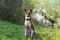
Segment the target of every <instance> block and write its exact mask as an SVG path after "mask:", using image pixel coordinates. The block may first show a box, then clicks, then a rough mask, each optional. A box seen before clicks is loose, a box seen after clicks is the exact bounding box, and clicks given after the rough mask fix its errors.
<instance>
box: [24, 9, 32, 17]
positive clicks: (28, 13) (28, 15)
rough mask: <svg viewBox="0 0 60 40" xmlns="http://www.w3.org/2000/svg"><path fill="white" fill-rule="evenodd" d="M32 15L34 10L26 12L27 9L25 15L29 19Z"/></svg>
mask: <svg viewBox="0 0 60 40" xmlns="http://www.w3.org/2000/svg"><path fill="white" fill-rule="evenodd" d="M31 13H32V9H31V10H26V9H25V15H26V16H27V17H30V15H31Z"/></svg>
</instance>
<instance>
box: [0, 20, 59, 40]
mask: <svg viewBox="0 0 60 40" xmlns="http://www.w3.org/2000/svg"><path fill="white" fill-rule="evenodd" d="M59 30H60V29H54V28H51V27H46V26H40V25H35V31H36V35H35V36H34V37H33V38H31V37H28V38H27V39H28V40H31V39H32V40H60V31H59ZM0 40H25V36H24V26H22V25H18V24H13V23H10V22H8V21H1V20H0Z"/></svg>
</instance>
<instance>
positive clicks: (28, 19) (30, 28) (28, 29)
mask: <svg viewBox="0 0 60 40" xmlns="http://www.w3.org/2000/svg"><path fill="white" fill-rule="evenodd" d="M31 14H32V9H31V10H26V9H25V23H24V24H25V36H34V34H35V29H34V25H33V21H32V16H31Z"/></svg>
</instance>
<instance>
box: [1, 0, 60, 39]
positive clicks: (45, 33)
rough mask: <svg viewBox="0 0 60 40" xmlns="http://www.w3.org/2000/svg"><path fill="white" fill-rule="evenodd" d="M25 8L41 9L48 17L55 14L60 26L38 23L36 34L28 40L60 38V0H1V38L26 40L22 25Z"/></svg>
mask: <svg viewBox="0 0 60 40" xmlns="http://www.w3.org/2000/svg"><path fill="white" fill-rule="evenodd" d="M24 9H32V10H33V11H34V10H35V9H36V10H35V11H37V10H38V9H39V12H40V13H41V14H43V15H46V16H47V17H49V16H54V20H56V21H57V23H56V25H55V26H56V27H58V28H59V29H54V28H51V27H47V26H44V25H43V26H41V25H38V24H36V25H35V29H36V30H35V31H36V35H35V36H34V37H33V38H31V37H28V40H31V39H32V40H60V31H59V30H60V0H0V40H25V36H24V25H20V24H23V23H24ZM58 20H59V21H58ZM34 22H35V23H36V21H34ZM18 24H19V25H18Z"/></svg>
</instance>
